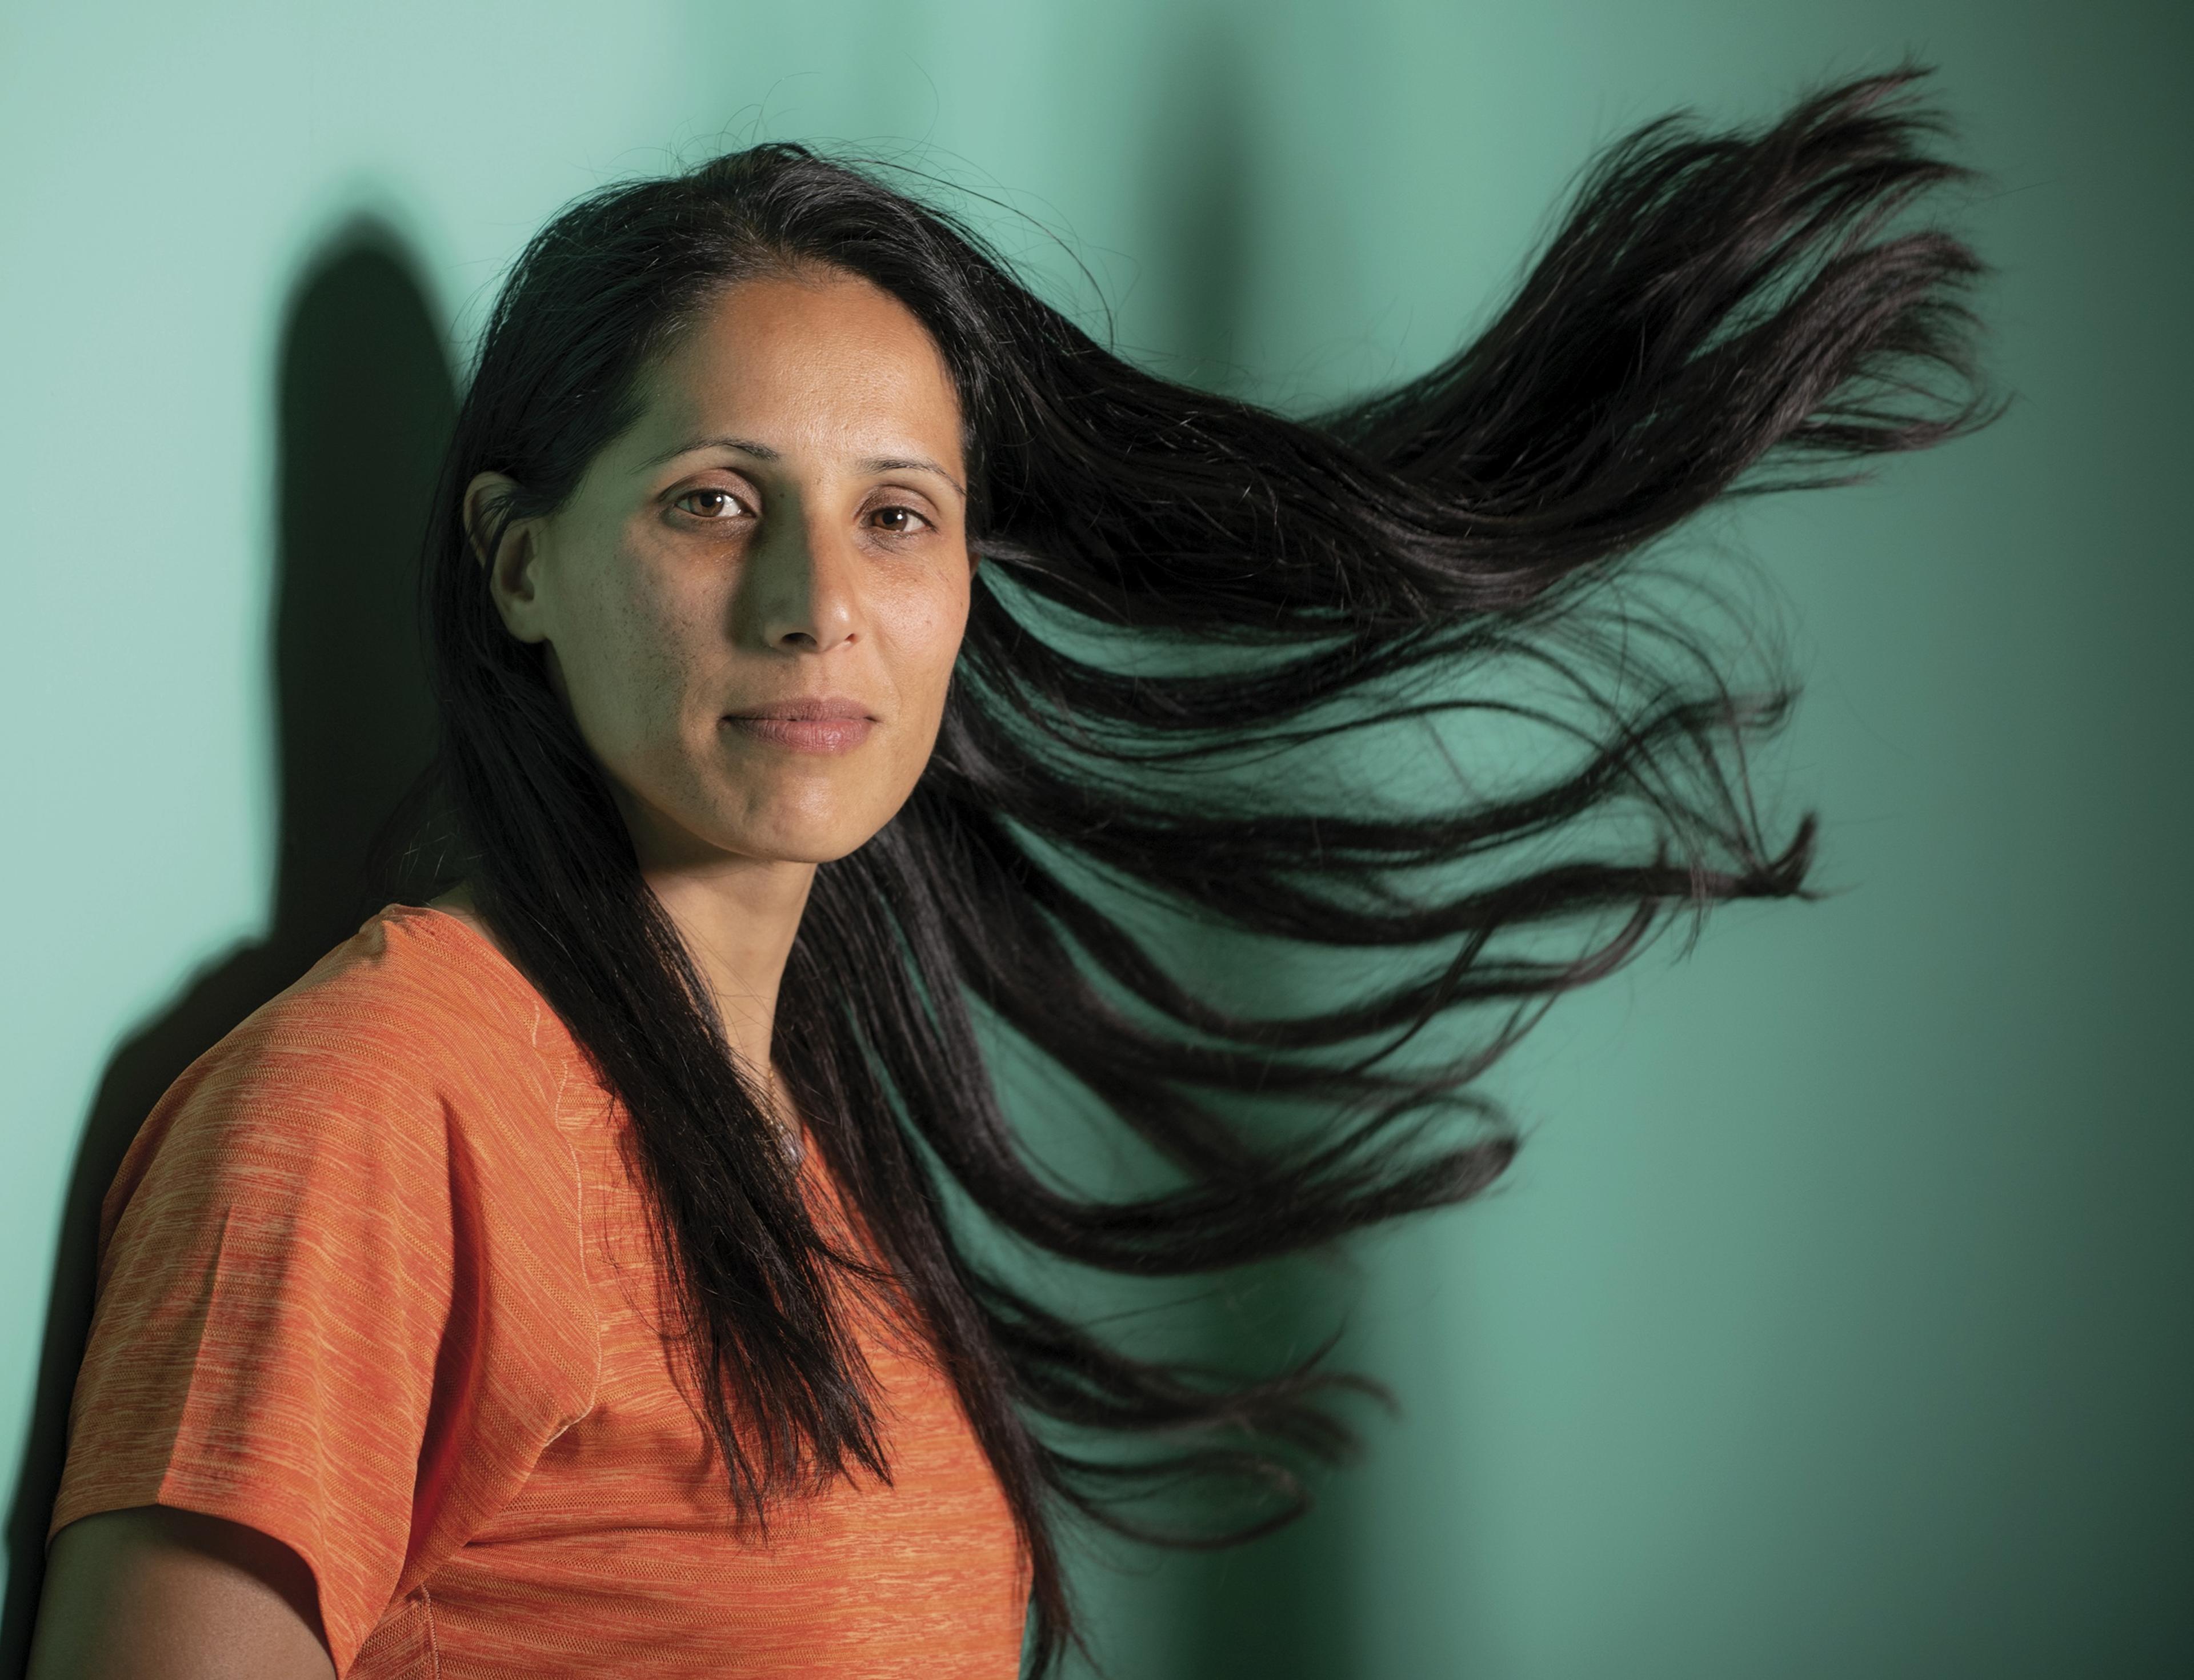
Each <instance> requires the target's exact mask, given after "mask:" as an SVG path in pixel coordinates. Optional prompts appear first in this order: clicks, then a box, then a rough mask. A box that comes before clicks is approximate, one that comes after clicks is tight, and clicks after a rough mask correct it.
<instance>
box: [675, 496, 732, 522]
mask: <svg viewBox="0 0 2194 1680" xmlns="http://www.w3.org/2000/svg"><path fill="white" fill-rule="evenodd" d="M675 506H676V507H678V509H679V510H680V511H681V513H691V514H692V515H693V517H694V518H695V519H731V518H732V517H733V516H734V515H736V514H738V513H741V512H743V511H744V510H743V509H742V508H741V507H740V506H739V499H738V497H737V496H733V495H732V493H731V491H729V490H687V491H686V494H685V495H683V496H680V497H679V498H678V500H677V502H676V503H675Z"/></svg>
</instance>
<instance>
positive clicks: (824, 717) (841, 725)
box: [724, 699, 876, 753]
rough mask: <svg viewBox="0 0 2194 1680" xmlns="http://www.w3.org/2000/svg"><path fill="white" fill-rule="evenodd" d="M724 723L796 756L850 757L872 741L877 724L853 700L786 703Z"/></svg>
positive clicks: (727, 718)
mask: <svg viewBox="0 0 2194 1680" xmlns="http://www.w3.org/2000/svg"><path fill="white" fill-rule="evenodd" d="M724 722H726V723H727V724H729V725H732V727H733V728H734V729H737V730H738V731H740V732H741V733H742V734H745V735H750V736H752V737H755V739H756V740H760V741H771V742H774V743H776V744H777V745H778V746H780V747H790V748H792V750H793V751H794V752H795V753H850V752H852V751H853V748H856V747H858V746H859V745H860V744H861V743H863V742H864V741H865V740H867V739H868V738H869V731H870V730H872V729H874V728H875V727H876V719H875V718H873V717H871V716H870V714H869V710H868V708H866V707H865V706H863V705H862V704H860V702H858V701H853V700H839V699H826V700H785V701H779V702H777V703H775V704H773V705H768V706H750V707H749V708H746V709H745V710H744V711H740V712H732V713H727V714H726V715H725V717H724Z"/></svg>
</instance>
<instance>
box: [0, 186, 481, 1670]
mask: <svg viewBox="0 0 2194 1680" xmlns="http://www.w3.org/2000/svg"><path fill="white" fill-rule="evenodd" d="M276 379H277V384H276V389H275V393H274V395H275V402H276V408H277V421H278V425H277V439H278V444H277V446H278V448H279V462H278V469H277V474H276V497H277V506H276V508H275V522H274V529H275V532H276V542H277V552H276V556H275V566H274V576H273V589H274V611H273V646H272V649H271V653H272V657H273V676H274V682H273V698H274V739H275V740H276V742H277V743H278V747H277V770H278V774H279V786H280V795H279V800H280V803H279V812H280V816H279V840H278V848H277V853H276V858H277V862H276V874H275V884H274V903H273V920H272V925H271V926H270V927H269V928H268V931H267V937H265V938H264V939H263V940H261V942H259V943H256V944H251V945H247V946H244V947H243V948H241V949H238V950H235V951H233V952H232V953H230V954H229V955H227V957H226V958H224V959H223V960H221V962H219V963H218V964H217V965H216V966H214V967H212V968H210V969H209V970H207V971H205V972H203V973H201V974H199V975H198V976H197V977H195V978H193V979H192V981H191V983H189V984H188V986H187V988H186V989H184V991H183V993H182V994H181V996H180V997H179V998H177V999H176V1001H175V1002H174V1003H172V1004H171V1005H169V1006H168V1007H166V1008H164V1009H163V1010H162V1011H161V1012H159V1014H158V1015H157V1016H156V1017H155V1018H152V1020H149V1021H147V1022H146V1023H142V1024H141V1026H139V1027H138V1029H136V1030H135V1032H133V1033H132V1034H131V1035H130V1036H129V1038H128V1039H127V1040H126V1041H124V1042H123V1045H122V1046H121V1047H120V1048H119V1049H118V1051H117V1052H115V1055H114V1057H113V1058H112V1060H111V1061H110V1062H109V1063H108V1064H107V1066H106V1072H105V1074H104V1075H103V1077H102V1079H101V1082H100V1086H99V1091H98V1094H97V1096H96V1098H95V1099H94V1102H93V1104H92V1109H91V1113H90V1115H89V1119H88V1120H87V1122H86V1124H85V1127H84V1131H83V1137H82V1139H81V1140H80V1142H79V1144H78V1150H77V1155H76V1160H75V1164H74V1167H73V1170H72V1173H71V1177H70V1183H69V1185H68V1189H67V1192H66V1201H65V1203H64V1210H63V1215H62V1221H61V1232H60V1245H59V1252H58V1253H57V1254H56V1257H55V1270H54V1279H53V1287H52V1293H51V1296H50V1299H49V1306H48V1315H47V1322H46V1333H45V1339H44V1344H43V1349H42V1352H41V1361H40V1368H39V1372H38V1379H37V1391H36V1397H35V1400H34V1402H33V1411H32V1426H31V1431H30V1436H29V1439H28V1442H27V1443H26V1450H25V1457H24V1461H23V1464H22V1466H21V1474H20V1476H19V1477H18V1478H17V1482H16V1494H15V1500H14V1506H13V1508H12V1510H11V1511H10V1512H9V1524H8V1548H9V1582H8V1592H7V1600H6V1608H5V1612H4V1618H0V1674H14V1673H20V1671H21V1669H22V1666H23V1664H24V1661H25V1660H26V1656H27V1653H28V1647H29V1640H30V1631H31V1625H32V1620H33V1618H34V1616H35V1614H36V1607H37V1591H38V1586H39V1582H40V1580H41V1577H42V1575H43V1559H44V1545H45V1530H46V1523H47V1520H48V1517H49V1513H50V1511H51V1510H52V1507H53V1499H54V1494H55V1490H56V1488H58V1486H59V1484H60V1468H61V1455H62V1453H63V1450H64V1444H65V1436H66V1420H67V1415H68V1402H69V1395H70V1391H71V1390H72V1387H73V1385H74V1382H75V1378H76V1368H77V1365H78V1362H79V1360H80V1359H81V1357H82V1355H83V1339H84V1333H85V1330H86V1327H87V1326H88V1324H89V1317H90V1308H91V1296H92V1280H93V1265H94V1261H95V1247H96V1244H97V1238H98V1228H99V1207H100V1202H101V1199H102V1198H103V1197H104V1196H105V1195H106V1187H107V1185H108V1184H110V1183H111V1182H112V1178H113V1176H114V1172H115V1169H116V1167H117V1166H118V1164H119V1163H120V1161H121V1158H122V1155H123V1151H124V1150H127V1149H128V1147H129V1140H130V1138H132V1137H134V1136H135V1133H136V1131H137V1127H138V1126H139V1125H140V1124H141V1122H142V1121H143V1120H144V1118H145V1115H146V1112H147V1111H148V1110H149V1109H151V1108H152V1105H153V1104H154V1103H155V1102H157V1101H158V1098H159V1096H160V1093H161V1092H164V1090H166V1089H167V1087H168V1086H169V1084H170V1083H171V1082H172V1081H174V1080H175V1076H176V1075H178V1074H180V1073H181V1072H182V1070H183V1069H185V1068H187V1066H189V1064H191V1063H192V1061H194V1060H195V1059H196V1058H198V1056H199V1055H200V1054H201V1053H203V1052H204V1051H205V1050H207V1049H208V1048H210V1046H212V1045H213V1044H214V1043H215V1041H217V1040H219V1039H220V1038H221V1036H222V1035H224V1034H225V1033H227V1031H228V1030H229V1029H231V1028H232V1027H233V1026H235V1025H236V1023H238V1022H239V1021H241V1020H242V1019H243V1018H244V1017H245V1016H246V1015H248V1014H250V1012H252V1011H253V1010H254V1009H256V1008H257V1007H258V1006H260V1005H261V1003H263V1002H265V1001H267V999H268V998H270V997H272V996H273V995H274V994H275V993H276V992H278V991H279V990H280V989H282V988H283V987H284V986H286V985H288V984H289V983H290V982H291V981H292V980H294V979H296V978H297V977H298V976H299V975H300V974H302V972H304V971H305V970H306V969H307V967H309V966H311V965H312V963H313V961H314V960H316V959H318V958H319V956H320V955H321V954H322V953H323V952H325V951H326V950H327V949H329V948H330V946H332V945H335V944H336V943H339V942H340V941H342V939H343V938H344V937H347V935H348V934H349V933H350V932H351V931H352V930H353V928H354V927H355V926H357V924H358V922H359V920H361V919H362V918H363V917H364V916H365V915H366V914H368V913H370V910H371V909H373V908H374V905H373V903H372V902H371V887H372V886H373V885H374V883H372V882H371V881H370V880H369V865H370V854H371V851H372V847H373V845H374V841H375V839H376V834H377V833H378V831H379V830H380V829H381V828H382V824H383V823H384V822H385V821H386V820H387V819H388V817H389V814H390V813H391V811H393V810H394V809H395V808H396V806H398V804H399V801H401V800H403V799H404V798H405V794H406V793H407V791H408V790H410V789H411V787H412V785H413V784H414V783H415V782H416V780H417V779H418V777H419V776H420V774H421V772H422V770H423V768H424V767H425V765H426V764H427V762H428V759H429V757H430V756H431V754H432V751H433V746H434V717H433V710H432V706H431V703H430V702H429V699H428V692H427V685H426V675H425V666H424V661H423V659H422V652H421V647H420V640H419V636H418V633H417V628H416V626H417V614H416V608H415V605H414V604H415V602H416V594H417V592H416V566H417V559H418V553H419V548H420V539H421V536H422V531H423V522H424V519H425V518H426V514H427V509H428V502H429V501H430V498H431V496H432V494H433V490H434V477H435V474H436V473H437V471H438V470H439V464H440V459H441V454H442V450H443V447H444V444H445V443H446V441H447V439H448V437H449V433H450V427H451V421H452V419H453V417H454V415H455V412H456V404H457V396H456V390H455V387H454V385H453V382H452V380H451V371H450V365H449V358H448V356H447V353H446V352H445V347H444V341H443V336H442V333H441V331H440V330H439V328H438V327H437V326H436V324H435V323H434V316H433V314H432V312H431V311H430V310H429V307H428V302H427V298H426V295H425V292H424V290H423V289H422V286H421V284H420V282H419V280H418V278H417V276H416V270H415V268H414V267H413V265H412V264H411V261H409V259H408V258H407V257H406V256H405V253H404V249H403V247H402V245H401V244H400V243H399V241H398V240H397V239H396V238H394V236H393V235H392V234H390V233H389V232H387V231H386V230H384V229H382V228H380V227H378V226H369V225H358V226H352V227H349V228H347V229H346V230H344V232H342V234H340V235H339V236H338V237H337V238H335V239H334V240H332V241H330V243H329V244H327V245H326V246H325V247H324V248H323V249H321V250H320V252H319V254H318V255H317V256H316V257H315V259H314V260H313V261H312V262H311V263H310V265H309V266H308V267H307V268H306V270H305V271H304V272H303V273H302V276H301V277H300V278H299V280H298V283H297V284H296V288H295V289H294V290H293V291H292V293H291V297H290V306H289V309H288V312H287V315H286V318H285V320H284V330H283V333H282V337H281V350H280V356H279V363H278V366H277V374H276Z"/></svg>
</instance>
